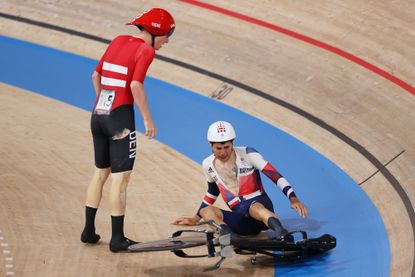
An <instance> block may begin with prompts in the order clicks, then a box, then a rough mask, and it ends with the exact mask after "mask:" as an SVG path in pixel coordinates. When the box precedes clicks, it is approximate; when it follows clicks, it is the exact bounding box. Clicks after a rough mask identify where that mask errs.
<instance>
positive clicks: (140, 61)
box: [132, 46, 155, 83]
mask: <svg viewBox="0 0 415 277" xmlns="http://www.w3.org/2000/svg"><path fill="white" fill-rule="evenodd" d="M154 56H155V50H154V48H153V47H150V46H145V47H142V48H140V50H139V51H137V53H136V56H135V67H134V73H133V78H132V81H137V82H140V83H144V79H145V78H146V75H147V70H148V68H149V67H150V64H151V63H152V62H153V60H154Z"/></svg>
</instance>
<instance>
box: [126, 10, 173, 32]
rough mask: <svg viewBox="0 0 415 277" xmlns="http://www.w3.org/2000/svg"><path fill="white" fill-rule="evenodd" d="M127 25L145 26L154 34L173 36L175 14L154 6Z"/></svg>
mask: <svg viewBox="0 0 415 277" xmlns="http://www.w3.org/2000/svg"><path fill="white" fill-rule="evenodd" d="M127 25H136V26H137V27H139V28H144V29H145V30H146V31H147V32H149V33H150V34H151V35H153V36H171V35H172V34H173V32H174V28H175V25H174V18H173V16H172V15H171V14H170V13H169V12H168V11H166V10H163V9H160V8H153V9H151V10H149V11H146V12H144V13H142V14H140V15H139V16H138V17H137V18H136V19H134V20H133V21H131V22H129V23H127Z"/></svg>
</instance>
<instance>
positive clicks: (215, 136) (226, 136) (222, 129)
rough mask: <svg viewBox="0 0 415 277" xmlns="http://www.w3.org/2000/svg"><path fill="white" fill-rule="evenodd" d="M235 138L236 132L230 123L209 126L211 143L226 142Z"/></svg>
mask: <svg viewBox="0 0 415 277" xmlns="http://www.w3.org/2000/svg"><path fill="white" fill-rule="evenodd" d="M235 138H236V134H235V130H234V129H233V127H232V125H231V124H230V123H229V122H226V121H216V122H215V123H213V124H212V125H210V126H209V129H208V133H207V140H208V141H210V142H225V141H229V140H233V139H235Z"/></svg>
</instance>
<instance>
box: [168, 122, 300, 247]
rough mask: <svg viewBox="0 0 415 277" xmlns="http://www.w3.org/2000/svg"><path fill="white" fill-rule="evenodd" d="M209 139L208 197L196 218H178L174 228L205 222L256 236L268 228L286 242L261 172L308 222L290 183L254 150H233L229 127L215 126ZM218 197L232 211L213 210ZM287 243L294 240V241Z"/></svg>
mask: <svg viewBox="0 0 415 277" xmlns="http://www.w3.org/2000/svg"><path fill="white" fill-rule="evenodd" d="M207 138H208V141H209V142H210V146H211V148H212V151H213V154H212V155H210V156H209V157H207V158H206V159H205V160H204V161H203V172H204V174H205V176H206V179H207V182H208V190H207V192H206V195H205V197H204V199H203V201H202V204H201V205H200V208H199V210H198V211H197V213H196V215H194V216H193V217H181V218H177V219H176V220H174V221H173V222H172V224H175V225H190V226H191V225H195V224H196V223H197V222H198V221H199V220H200V219H201V218H203V220H205V221H207V220H214V221H215V222H216V223H218V224H220V225H221V227H222V234H226V233H236V234H239V235H255V234H258V233H259V232H261V231H263V230H266V229H268V228H269V229H272V230H274V231H275V232H276V236H277V237H278V238H281V239H284V237H285V235H286V234H287V233H288V231H287V230H286V229H285V228H284V227H283V226H282V225H281V222H280V221H279V219H278V218H277V216H276V214H275V213H274V207H273V205H272V202H271V200H270V199H269V197H268V195H267V194H266V192H265V191H264V188H263V185H262V182H261V177H260V173H259V172H262V173H263V174H265V175H266V176H267V177H268V178H270V179H271V180H272V181H273V182H274V183H275V184H276V185H278V187H279V188H280V189H281V190H282V192H283V193H284V194H285V195H286V196H287V197H288V199H289V200H290V203H291V208H293V209H294V210H296V211H297V212H298V213H299V214H300V215H301V216H302V217H304V218H305V217H306V216H307V208H306V207H305V206H304V205H303V204H302V203H301V202H300V200H299V199H298V198H297V196H296V195H295V193H294V190H293V189H292V187H291V186H290V184H289V183H288V181H287V180H286V179H285V178H284V177H283V176H282V175H281V174H280V173H279V172H278V171H277V170H276V169H275V168H274V167H273V166H272V165H271V164H270V163H269V162H267V161H265V160H264V158H263V157H262V156H261V154H260V153H258V151H256V150H255V149H254V148H251V147H234V146H233V140H234V139H235V138H236V134H235V131H234V129H233V127H232V125H231V124H230V123H228V122H225V121H217V122H215V123H213V124H212V125H210V127H209V129H208V134H207ZM219 194H220V195H221V196H222V198H223V199H224V201H225V203H226V204H227V205H228V206H229V208H230V209H231V211H226V210H222V209H219V208H217V207H215V206H212V205H213V204H214V202H215V201H216V198H217V197H218V196H219ZM285 239H286V240H288V239H289V240H292V237H286V238H285Z"/></svg>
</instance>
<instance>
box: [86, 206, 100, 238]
mask: <svg viewBox="0 0 415 277" xmlns="http://www.w3.org/2000/svg"><path fill="white" fill-rule="evenodd" d="M96 214H97V208H91V207H88V206H85V228H84V232H85V235H93V234H95V215H96Z"/></svg>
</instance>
